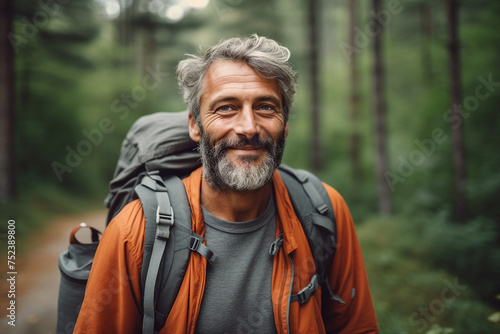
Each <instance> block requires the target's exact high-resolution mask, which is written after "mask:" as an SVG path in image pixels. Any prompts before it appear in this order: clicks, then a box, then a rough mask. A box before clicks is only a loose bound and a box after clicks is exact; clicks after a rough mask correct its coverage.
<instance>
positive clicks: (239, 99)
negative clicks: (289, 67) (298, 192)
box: [189, 60, 288, 191]
mask: <svg viewBox="0 0 500 334" xmlns="http://www.w3.org/2000/svg"><path fill="white" fill-rule="evenodd" d="M203 81H204V91H203V95H202V97H201V99H200V119H199V124H198V123H197V122H196V120H195V119H194V118H193V117H192V116H190V118H189V134H190V136H191V138H192V139H193V140H195V141H199V142H200V152H201V154H202V163H203V172H204V173H203V174H204V178H205V180H206V181H207V182H208V184H209V185H210V186H211V187H212V188H215V189H218V190H224V189H230V190H233V191H248V190H256V189H259V188H261V187H263V186H265V185H266V184H267V183H268V182H269V181H270V180H271V177H272V174H273V173H274V171H275V170H276V168H277V166H278V165H279V163H280V162H281V157H282V155H283V149H284V145H285V138H286V136H287V135H288V124H287V123H286V121H285V115H284V111H283V107H282V100H281V91H280V89H279V86H278V83H277V82H276V80H272V79H267V78H264V77H262V76H260V75H259V74H258V73H257V72H255V71H254V70H253V69H252V68H251V67H250V66H248V65H247V64H245V63H242V62H234V61H227V60H220V61H216V62H214V63H213V64H212V65H211V66H210V67H209V69H208V71H207V73H206V75H205V78H204V80H203Z"/></svg>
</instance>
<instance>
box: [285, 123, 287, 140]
mask: <svg viewBox="0 0 500 334" xmlns="http://www.w3.org/2000/svg"><path fill="white" fill-rule="evenodd" d="M286 137H288V121H286V124H285V138H286Z"/></svg>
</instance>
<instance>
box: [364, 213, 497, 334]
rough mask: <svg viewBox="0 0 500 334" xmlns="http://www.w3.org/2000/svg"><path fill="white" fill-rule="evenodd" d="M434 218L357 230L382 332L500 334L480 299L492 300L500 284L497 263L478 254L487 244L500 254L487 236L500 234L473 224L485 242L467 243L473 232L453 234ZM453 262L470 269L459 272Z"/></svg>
mask: <svg viewBox="0 0 500 334" xmlns="http://www.w3.org/2000/svg"><path fill="white" fill-rule="evenodd" d="M433 218H434V219H418V220H417V221H415V220H412V219H408V218H405V217H393V218H392V219H387V218H372V219H369V220H368V221H366V222H364V224H363V225H362V226H361V227H360V228H358V236H359V239H360V243H361V247H362V250H363V257H364V260H365V265H366V268H367V273H368V279H369V281H370V289H371V292H372V297H373V302H374V305H375V310H376V313H377V318H378V321H379V325H380V330H381V331H380V333H398V334H401V333H436V332H437V333H446V331H448V332H449V331H450V330H453V333H455V334H456V333H461V334H462V333H463V334H469V333H500V328H498V327H495V325H494V324H493V323H491V322H489V321H488V317H489V316H490V315H491V313H493V310H492V309H491V308H490V307H489V306H487V305H485V304H483V303H482V302H481V299H480V298H479V297H478V295H477V294H476V291H480V290H481V289H482V291H483V292H485V293H486V292H487V291H489V293H490V295H494V294H493V291H494V289H495V287H494V285H495V284H498V282H497V281H495V277H498V274H496V276H495V273H494V270H497V269H492V268H488V267H497V266H495V264H496V263H498V259H496V262H491V261H495V256H492V257H488V256H486V258H482V257H483V256H484V253H483V252H482V251H480V250H477V249H478V248H482V243H486V245H487V247H489V249H490V250H491V251H493V252H495V250H496V251H498V249H499V247H498V246H497V245H495V244H492V243H491V238H492V237H491V236H489V235H490V234H493V235H495V234H496V236H498V229H497V230H496V232H492V231H489V233H487V232H485V227H484V226H483V225H484V224H485V223H484V222H481V223H478V222H475V223H473V224H474V225H476V229H479V230H481V231H482V232H481V233H480V235H482V237H479V236H478V237H473V239H474V240H465V239H466V235H467V233H471V230H468V231H467V232H466V231H465V230H462V231H454V229H455V228H456V226H455V224H453V223H450V222H448V221H447V220H446V219H445V218H444V217H433ZM486 225H487V224H486ZM486 229H487V228H486ZM483 232H484V233H483ZM473 233H476V232H473ZM457 239H458V240H457ZM469 239H470V235H469ZM445 245H446V246H445ZM464 245H465V246H464ZM469 245H470V246H469ZM461 246H464V247H465V248H467V250H468V251H467V252H466V251H462V250H460V248H461ZM478 252H479V253H481V254H478ZM458 259H461V260H458ZM454 262H462V263H468V266H464V267H461V269H458V268H459V266H456V265H454V264H453V263H454ZM448 263H451V265H450V264H448ZM448 270H449V271H448ZM470 271H479V272H480V273H481V274H480V275H481V276H480V277H479V278H477V277H471V275H470ZM497 287H498V285H497Z"/></svg>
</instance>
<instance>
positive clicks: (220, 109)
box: [217, 106, 233, 112]
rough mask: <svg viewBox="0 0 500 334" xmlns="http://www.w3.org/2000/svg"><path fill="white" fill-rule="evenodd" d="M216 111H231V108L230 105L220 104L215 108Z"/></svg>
mask: <svg viewBox="0 0 500 334" xmlns="http://www.w3.org/2000/svg"><path fill="white" fill-rule="evenodd" d="M217 111H222V112H230V111H233V108H231V106H222V107H219V108H217Z"/></svg>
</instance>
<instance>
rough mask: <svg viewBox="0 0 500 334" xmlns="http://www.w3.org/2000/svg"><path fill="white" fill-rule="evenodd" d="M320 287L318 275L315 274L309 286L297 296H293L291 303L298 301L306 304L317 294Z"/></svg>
mask: <svg viewBox="0 0 500 334" xmlns="http://www.w3.org/2000/svg"><path fill="white" fill-rule="evenodd" d="M318 286H319V282H318V275H316V274H314V275H313V277H312V278H311V281H310V282H309V284H307V285H306V286H305V288H303V289H302V290H300V291H299V292H298V293H297V294H295V295H293V296H292V299H291V301H292V302H294V301H298V302H299V303H301V304H304V303H305V302H307V301H308V300H309V298H311V296H312V295H313V294H314V293H315V292H316V290H317V289H318Z"/></svg>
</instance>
